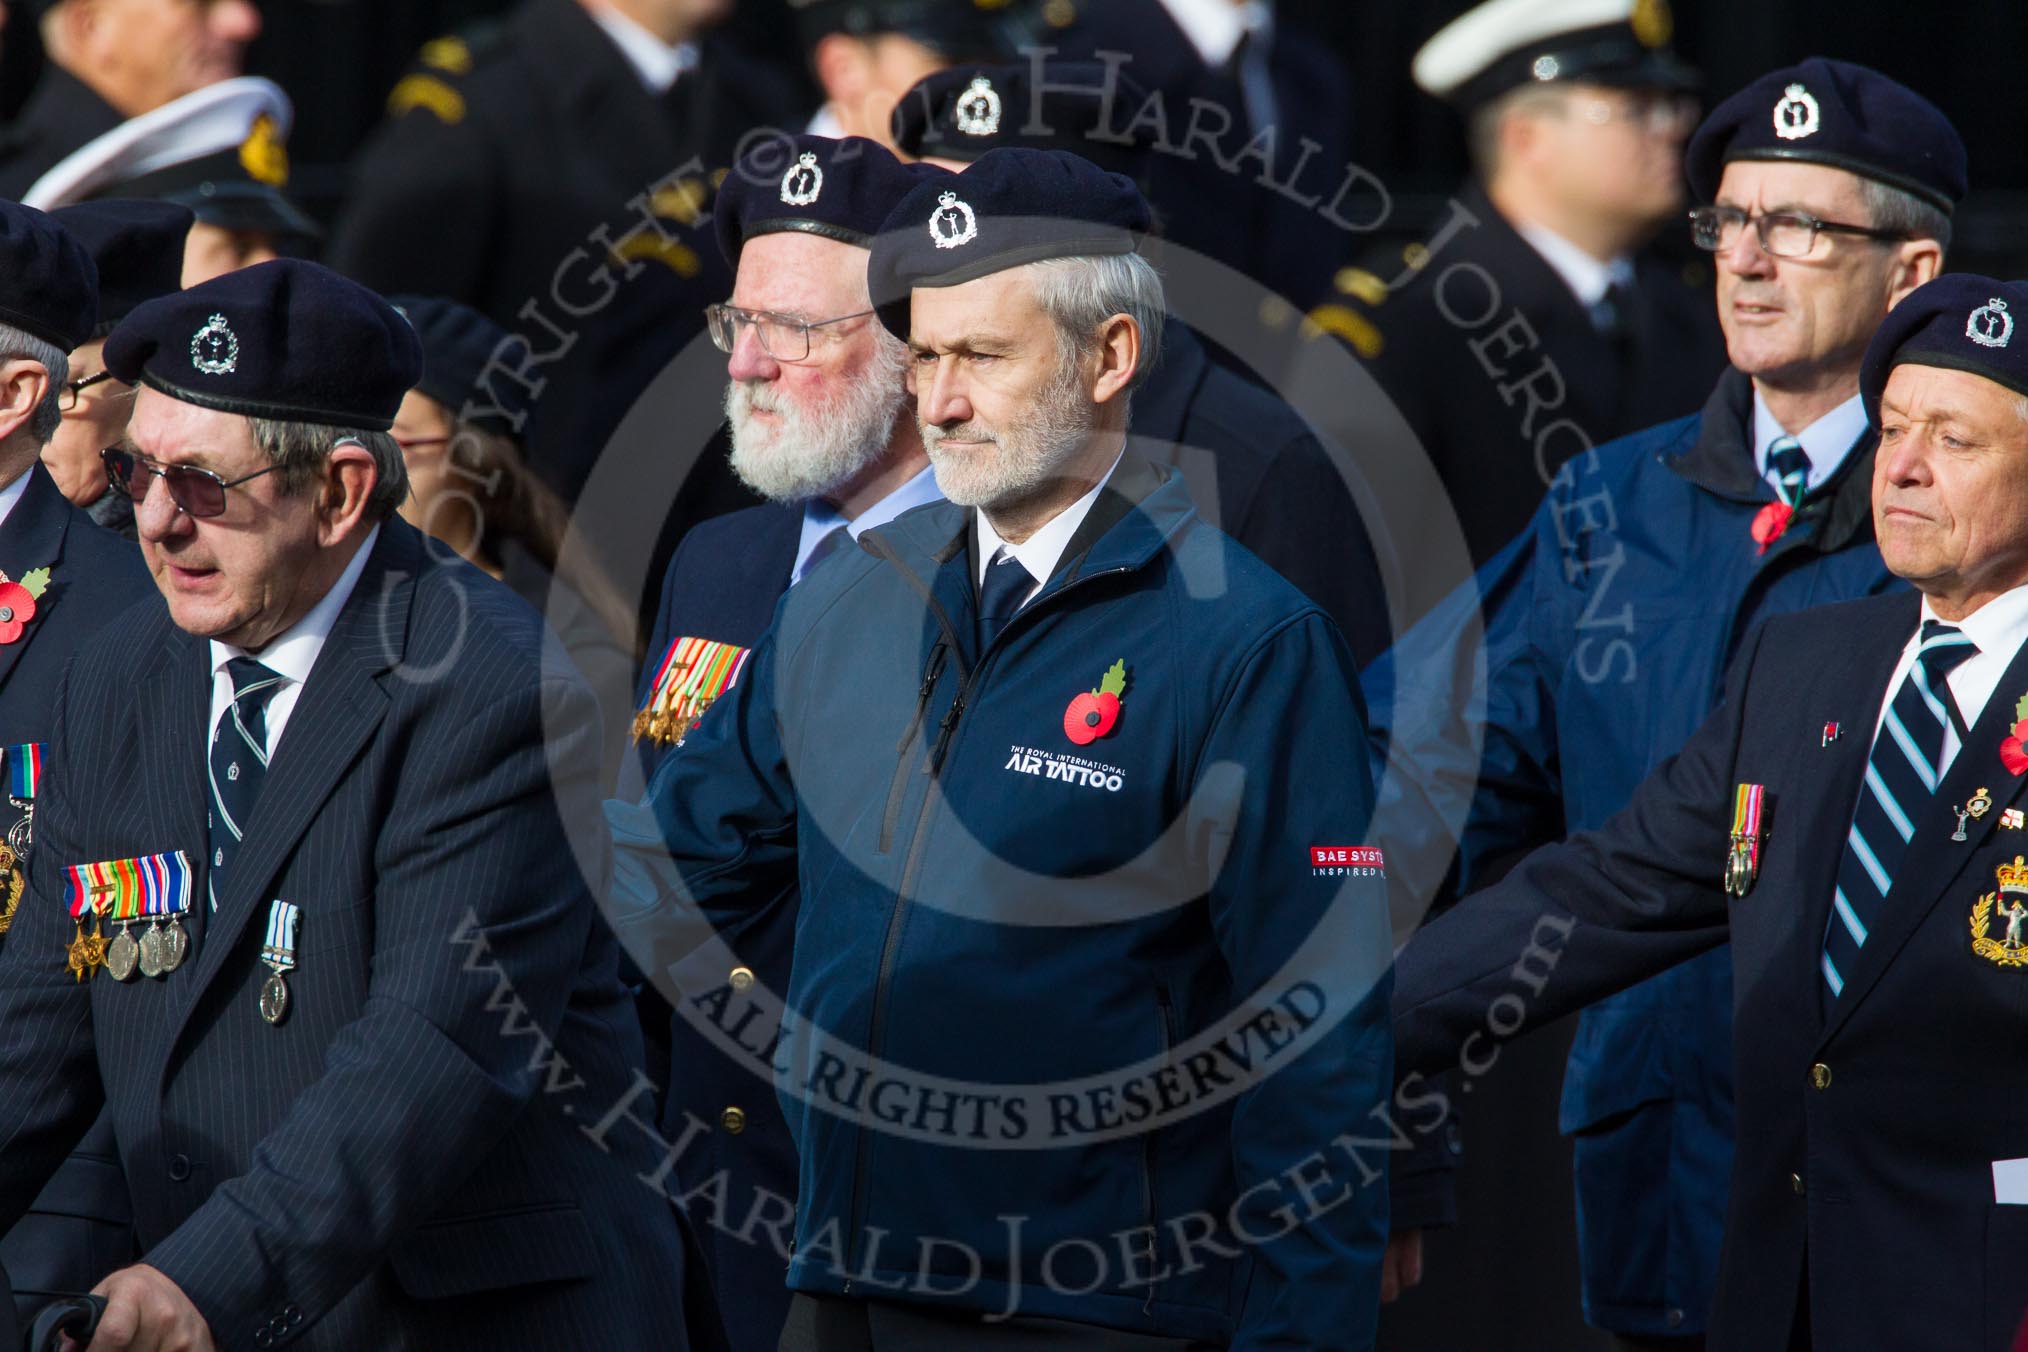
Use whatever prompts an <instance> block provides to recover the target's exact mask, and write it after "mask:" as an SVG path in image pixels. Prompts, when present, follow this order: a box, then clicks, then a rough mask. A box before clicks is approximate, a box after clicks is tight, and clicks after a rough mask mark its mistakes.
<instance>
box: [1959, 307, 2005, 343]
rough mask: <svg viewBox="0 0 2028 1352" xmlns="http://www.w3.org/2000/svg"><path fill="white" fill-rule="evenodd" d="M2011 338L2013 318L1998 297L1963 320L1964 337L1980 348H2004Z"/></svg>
mask: <svg viewBox="0 0 2028 1352" xmlns="http://www.w3.org/2000/svg"><path fill="white" fill-rule="evenodd" d="M2013 336H2014V316H2012V315H2010V314H2008V313H2007V302H2006V301H2004V300H2001V299H2000V298H1999V297H1998V296H1995V297H1993V298H1992V299H1991V300H1989V301H1987V302H1986V303H1985V304H1984V305H1981V306H1980V307H1979V308H1978V309H1976V310H1974V311H1972V312H1971V314H1970V315H1968V316H1966V318H1965V337H1967V338H1969V339H1971V340H1972V341H1973V342H1975V343H1977V344H1978V345H1979V346H1980V347H2005V346H2006V345H2007V340H2008V339H2010V338H2012V337H2013Z"/></svg>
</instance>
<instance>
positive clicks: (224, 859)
mask: <svg viewBox="0 0 2028 1352" xmlns="http://www.w3.org/2000/svg"><path fill="white" fill-rule="evenodd" d="M225 670H226V674H227V675H229V676H231V677H232V705H231V707H229V708H228V709H226V711H225V713H224V714H223V715H221V716H220V718H219V720H218V729H217V731H215V732H214V733H213V734H212V737H211V774H210V780H211V869H210V879H209V881H210V887H211V906H212V909H213V910H216V909H218V890H219V880H220V879H221V878H222V877H223V876H224V874H225V870H226V869H227V868H228V867H229V866H230V865H231V864H232V857H233V855H234V854H236V853H237V852H238V850H239V846H240V841H241V840H242V838H243V837H244V836H245V834H246V827H247V823H248V822H249V821H250V820H252V818H253V808H254V800H255V799H256V798H258V797H259V796H260V791H261V782H262V781H263V780H265V779H266V778H267V773H268V701H269V700H270V699H272V698H273V697H274V694H275V691H276V690H278V689H279V688H280V687H281V684H282V678H281V677H280V676H279V675H277V674H276V673H275V672H273V671H271V670H269V669H268V668H267V667H264V666H262V665H261V664H260V663H258V662H256V661H254V660H253V659H252V658H251V657H235V658H233V659H232V660H230V661H228V662H227V663H226V664H225Z"/></svg>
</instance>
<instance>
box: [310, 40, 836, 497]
mask: <svg viewBox="0 0 2028 1352" xmlns="http://www.w3.org/2000/svg"><path fill="white" fill-rule="evenodd" d="M411 79H420V80H427V81H432V82H435V85H436V86H437V87H439V88H441V89H442V91H443V92H442V94H441V95H440V97H439V99H438V100H437V101H435V102H433V103H417V104H413V105H410V104H408V103H401V104H398V105H397V108H396V111H397V113H398V115H397V116H396V117H395V119H394V120H393V121H390V122H389V123H388V124H387V125H386V126H384V127H383V128H382V129H381V130H380V132H379V133H378V134H376V136H375V137H374V139H373V140H372V141H371V142H370V143H369V144H368V145H367V147H366V148H365V150H364V151H362V152H361V154H360V156H359V159H358V162H357V166H356V179H357V181H356V184H355V188H354V191H353V193H352V196H351V199H350V205H349V207H348V209H347V211H346V213H345V215H344V216H343V217H342V218H341V219H340V220H339V222H338V225H337V227H336V229H335V231H334V233H333V236H332V241H331V249H330V261H331V264H332V266H334V267H336V268H338V269H339V270H340V271H342V272H345V273H348V274H349V275H351V276H353V277H355V278H357V279H358V280H359V281H362V282H364V283H366V284H367V285H368V286H371V287H373V288H374V289H375V290H377V291H380V292H382V293H383V294H387V295H392V294H395V293H397V292H420V293H423V294H427V295H439V296H449V297H451V298H452V299H454V300H460V301H463V302H465V303H466V304H468V305H470V306H472V307H474V308H475V309H478V310H480V311H483V312H484V313H486V314H488V315H490V316H491V317H492V318H493V319H494V320H496V321H497V322H498V323H500V324H501V325H502V326H503V327H504V328H506V329H507V330H508V331H509V332H510V333H521V334H524V335H526V336H527V338H528V340H529V342H530V344H531V346H532V349H533V355H534V356H535V357H536V358H537V359H538V360H537V362H536V363H535V364H534V365H532V366H531V368H530V370H529V378H530V379H531V380H536V381H543V382H545V383H544V384H543V385H542V387H541V389H540V392H539V394H538V395H537V397H536V400H535V403H536V412H535V416H534V419H533V421H532V423H531V424H530V429H529V430H530V437H532V439H530V437H524V441H525V442H526V443H527V444H528V445H529V446H530V452H531V454H530V461H531V463H532V464H533V465H534V467H535V468H536V469H537V470H538V471H539V472H540V473H541V474H542V475H543V477H544V478H545V479H547V480H548V481H549V482H550V484H551V485H552V486H553V487H555V488H556V489H557V490H558V491H559V492H561V493H562V494H563V495H564V497H565V498H566V499H571V498H574V497H575V496H576V494H577V491H578V489H579V488H580V487H581V486H582V485H583V483H584V481H585V478H586V477H587V476H588V474H589V473H590V470H591V466H592V464H593V463H594V462H595V461H596V459H597V457H598V455H599V453H600V452H601V451H602V450H604V448H605V444H606V440H607V438H608V437H609V436H610V435H611V433H612V431H613V429H614V428H615V427H617V426H618V425H619V422H620V419H621V418H622V417H623V416H624V415H625V414H626V411H627V409H628V408H629V407H630V406H631V405H632V404H633V402H634V399H635V398H636V397H637V396H638V395H639V394H640V392H641V391H642V390H643V389H644V388H646V386H647V385H648V383H649V381H650V380H652V379H653V378H654V376H655V374H656V373H657V372H659V371H660V370H661V369H662V367H663V366H664V365H665V364H667V363H668V361H669V360H670V359H671V358H672V357H674V356H675V355H676V353H677V352H678V351H680V350H681V349H682V348H683V346H684V344H686V343H687V342H689V341H690V339H692V338H693V337H695V336H696V335H697V334H699V333H701V332H702V331H703V328H704V307H705V306H706V305H708V304H710V303H711V302H713V301H719V300H723V299H725V297H726V295H727V294H729V293H730V291H731V290H732V278H731V273H730V271H729V270H728V269H727V267H726V265H725V262H724V260H723V258H721V257H720V255H719V252H718V246H717V244H716V242H715V240H714V238H713V237H712V235H711V232H710V229H709V227H708V217H707V218H705V221H706V222H707V223H706V224H704V227H703V228H701V229H700V228H693V226H694V225H695V224H697V223H698V222H699V216H698V213H699V212H701V211H703V210H705V209H707V208H708V206H709V200H708V199H709V193H710V183H711V182H712V181H713V180H712V179H711V177H710V176H711V175H712V174H713V172H714V171H720V170H724V169H726V168H727V167H728V166H730V165H731V164H732V162H733V159H734V157H735V156H736V154H737V152H738V151H739V150H740V149H741V148H742V139H741V138H742V137H744V136H745V135H746V134H747V133H748V132H750V131H752V130H753V129H755V128H761V127H768V126H775V127H784V126H791V125H797V126H799V125H800V123H801V118H800V116H799V115H798V114H797V113H796V111H795V110H794V109H793V108H792V107H791V106H790V103H791V101H790V99H789V97H788V95H787V94H786V92H785V91H784V88H783V86H782V85H781V84H780V83H779V82H778V81H777V80H776V79H775V77H774V75H773V73H772V72H771V71H768V70H767V69H765V68H760V67H756V66H755V65H754V64H753V63H752V62H749V61H747V60H745V59H744V58H742V57H741V56H740V55H739V54H738V53H736V52H734V51H733V50H731V49H730V48H728V47H725V46H724V45H722V44H720V43H717V42H714V41H708V40H707V41H706V42H704V43H703V44H702V46H701V56H700V60H699V65H698V67H697V69H696V70H694V71H690V72H687V73H686V74H684V75H683V77H682V78H681V79H680V80H678V81H677V83H676V85H675V87H674V88H673V89H672V90H671V91H670V92H669V93H668V94H666V95H664V96H662V97H659V98H658V97H656V96H654V95H652V94H650V93H649V92H648V91H647V89H645V88H644V87H643V86H642V84H641V81H640V77H639V76H638V75H637V74H636V73H635V71H634V68H633V67H632V66H631V65H629V64H628V63H627V60H626V58H625V56H624V55H622V54H621V52H620V50H619V48H617V47H616V46H614V45H613V42H612V40H611V39H610V38H608V37H607V36H606V35H605V33H604V32H603V31H602V30H601V29H600V28H599V27H598V25H597V24H596V23H595V22H593V20H592V18H591V16H590V15H589V14H588V13H587V12H586V10H585V8H584V7H583V6H582V5H580V4H578V3H577V0H526V2H525V3H524V4H522V5H521V7H520V8H519V9H517V10H515V11H514V12H513V14H512V15H511V16H510V17H509V18H508V20H507V22H506V23H505V25H504V27H503V28H502V29H501V30H500V32H499V34H498V36H497V37H496V38H495V39H494V40H492V41H490V42H486V43H475V44H474V50H473V57H472V65H471V69H470V71H469V72H468V73H465V74H454V73H451V72H447V71H444V70H442V69H439V68H430V67H427V66H425V67H423V68H420V69H419V70H418V71H417V72H415V73H414V74H413V75H412V76H411ZM398 92H399V91H398ZM692 156H696V157H698V158H699V160H700V161H701V164H700V166H699V167H698V168H696V169H694V170H692V171H690V172H689V173H688V174H687V175H686V176H685V178H684V182H683V183H682V184H680V185H679V184H678V182H677V171H678V170H679V169H681V168H682V167H683V165H684V164H685V162H686V161H688V160H689V159H690V158H691V157H692ZM658 186H663V187H664V188H665V191H663V192H662V193H660V194H659V195H658V194H656V193H655V191H654V190H655V189H656V188H657V187H658ZM685 193H694V194H695V197H694V198H686V197H685V196H684V194H685ZM651 198H652V200H650V199H651ZM672 199H674V204H672ZM630 204H631V205H630ZM650 212H652V214H653V216H654V217H655V219H657V220H659V221H660V227H659V228H660V230H662V231H667V232H668V233H670V234H672V235H675V236H678V237H680V245H679V247H677V248H673V249H670V250H668V251H667V252H666V253H657V252H655V251H654V248H655V247H656V246H660V245H661V243H662V236H661V234H660V233H658V230H657V229H653V228H646V227H645V226H644V216H645V215H646V214H647V213H650ZM601 227H602V228H603V229H604V231H605V232H606V233H605V235H604V236H603V239H604V240H605V241H607V242H604V243H602V242H601V240H600V239H597V238H593V237H592V232H593V231H594V230H596V229H599V228H601ZM630 232H632V233H633V239H632V243H631V244H626V243H625V241H627V239H628V237H629V235H630ZM615 246H622V247H625V248H627V249H628V250H629V253H628V257H627V258H626V259H625V260H620V261H616V260H614V259H613V258H612V257H610V256H609V254H608V252H607V251H608V250H609V249H610V248H612V247H615ZM494 378H495V379H500V380H506V379H509V377H505V376H496V377H494Z"/></svg>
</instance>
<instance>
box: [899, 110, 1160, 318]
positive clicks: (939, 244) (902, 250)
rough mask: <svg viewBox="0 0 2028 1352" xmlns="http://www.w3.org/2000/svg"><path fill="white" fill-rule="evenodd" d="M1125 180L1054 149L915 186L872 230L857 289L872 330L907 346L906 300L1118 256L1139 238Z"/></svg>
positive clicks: (1138, 199) (1137, 204)
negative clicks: (926, 290) (1059, 264)
mask: <svg viewBox="0 0 2028 1352" xmlns="http://www.w3.org/2000/svg"><path fill="white" fill-rule="evenodd" d="M1148 225H1149V215H1148V203H1147V200H1146V199H1145V198H1143V197H1142V196H1141V192H1140V189H1138V188H1136V187H1135V186H1134V182H1133V180H1132V179H1130V178H1126V177H1124V176H1123V175H1120V174H1109V173H1107V172H1106V171H1105V170H1103V169H1101V168H1099V167H1098V166H1097V165H1095V164H1093V163H1092V162H1091V161H1089V160H1086V159H1082V158H1080V157H1079V156H1076V155H1072V154H1069V153H1068V152H1066V151H1062V150H1028V149H1025V148H1022V147H1010V148H1008V149H1005V150H992V151H988V152H987V153H986V154H984V155H981V156H980V157H979V158H978V160H976V161H975V162H974V163H973V164H972V165H971V166H970V167H969V168H967V169H966V170H965V171H964V172H963V173H962V174H950V173H934V174H932V175H931V176H929V177H925V178H923V179H922V180H921V181H919V182H918V183H917V184H916V185H915V187H914V188H912V189H910V190H909V193H908V195H907V196H906V197H904V198H902V199H901V202H900V204H899V205H897V206H896V207H895V209H894V211H893V213H892V214H890V215H889V216H888V218H887V221H886V222H885V224H883V225H882V226H881V230H880V237H879V238H878V239H876V240H874V242H873V257H872V258H871V259H870V260H869V261H868V263H867V269H866V280H867V286H868V289H869V290H870V291H871V292H872V295H873V303H874V306H875V307H876V308H877V309H878V310H879V312H880V322H881V323H882V324H885V325H886V326H887V329H888V331H889V332H890V333H892V334H894V335H895V336H896V337H898V338H901V339H904V340H906V339H907V337H908V322H909V316H908V302H909V293H910V291H911V290H912V289H913V288H915V287H918V286H959V285H962V284H963V283H965V282H970V281H976V280H977V279H979V278H981V277H986V276H990V275H991V274H993V273H995V272H1003V271H1005V270H1006V269H1008V268H1015V267H1020V266H1021V265H1022V264H1024V263H1039V262H1041V261H1042V260H1043V259H1046V258H1076V257H1083V256H1087V255H1092V254H1127V253H1133V252H1135V251H1136V250H1137V249H1138V248H1139V247H1140V239H1141V236H1143V235H1145V234H1146V233H1147V231H1148Z"/></svg>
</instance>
